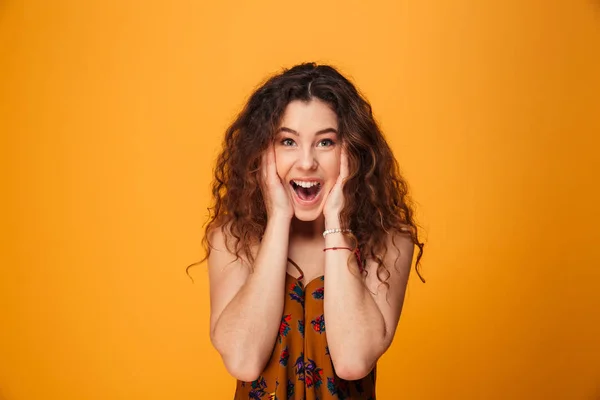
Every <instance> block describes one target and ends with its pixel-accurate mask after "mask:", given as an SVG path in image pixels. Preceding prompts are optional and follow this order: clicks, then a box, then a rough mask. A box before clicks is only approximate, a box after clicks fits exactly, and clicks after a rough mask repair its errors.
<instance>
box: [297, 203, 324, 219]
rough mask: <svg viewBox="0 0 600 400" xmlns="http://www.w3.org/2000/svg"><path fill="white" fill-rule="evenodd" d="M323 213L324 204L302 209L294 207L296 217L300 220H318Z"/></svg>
mask: <svg viewBox="0 0 600 400" xmlns="http://www.w3.org/2000/svg"><path fill="white" fill-rule="evenodd" d="M322 214H323V206H322V204H320V205H318V206H315V207H313V208H310V209H306V210H303V209H300V208H298V207H294V217H296V219H297V220H299V221H304V222H310V221H316V220H317V219H319V217H320V216H321V215H322Z"/></svg>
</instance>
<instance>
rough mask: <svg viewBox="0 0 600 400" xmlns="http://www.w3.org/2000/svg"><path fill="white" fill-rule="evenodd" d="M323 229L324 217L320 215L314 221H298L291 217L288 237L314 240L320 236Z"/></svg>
mask: <svg viewBox="0 0 600 400" xmlns="http://www.w3.org/2000/svg"><path fill="white" fill-rule="evenodd" d="M324 229H325V217H324V216H323V215H321V216H320V217H319V218H317V219H316V220H314V221H300V220H299V219H297V218H296V217H293V218H292V222H291V225H290V238H293V239H299V240H316V239H320V238H322V235H323V230H324Z"/></svg>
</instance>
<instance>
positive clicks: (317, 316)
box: [204, 63, 423, 400]
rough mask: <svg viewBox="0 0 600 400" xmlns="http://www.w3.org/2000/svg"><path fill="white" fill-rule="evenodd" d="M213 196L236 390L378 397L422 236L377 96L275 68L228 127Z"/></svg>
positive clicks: (223, 331) (211, 244)
mask: <svg viewBox="0 0 600 400" xmlns="http://www.w3.org/2000/svg"><path fill="white" fill-rule="evenodd" d="M212 194H213V196H214V207H213V208H211V215H210V218H209V223H208V224H207V226H206V235H205V238H204V244H205V246H206V249H207V259H208V268H209V279H210V298H211V316H210V327H211V329H210V337H211V340H212V343H213V345H214V347H215V348H216V349H217V351H218V352H219V353H220V354H221V356H222V358H223V362H224V364H225V367H226V368H227V370H228V371H229V372H230V373H231V375H233V376H234V377H235V378H237V380H238V382H237V390H236V394H235V399H263V398H264V399H280V400H283V399H306V400H315V399H330V398H339V399H374V398H375V369H376V368H375V366H376V363H377V360H378V359H379V357H380V356H381V355H382V354H383V353H384V352H385V351H386V349H387V348H388V347H389V346H390V344H391V343H392V339H393V338H394V333H395V331H396V326H397V324H398V320H399V318H400V312H401V310H402V303H403V300H404V293H405V289H406V284H407V280H408V276H409V271H410V267H411V263H412V260H413V249H414V246H415V245H416V246H417V247H418V248H419V254H418V256H417V261H416V265H417V267H418V265H419V260H420V258H421V255H422V253H423V244H422V243H420V242H419V239H418V234H417V227H416V224H415V222H414V220H413V208H412V206H411V205H410V202H409V199H408V194H407V185H406V183H405V181H404V180H403V179H402V177H401V176H400V173H399V169H398V165H397V162H396V160H395V159H394V156H393V155H392V152H391V150H390V148H389V147H388V145H387V143H386V142H385V140H384V138H383V135H382V133H381V132H380V130H379V128H378V126H377V124H376V122H375V120H374V119H373V115H372V112H371V106H370V105H369V103H368V102H367V101H366V100H365V99H364V98H363V97H362V96H361V95H360V94H359V92H358V91H357V89H356V88H355V86H354V85H353V84H352V83H351V82H349V81H348V80H347V79H346V78H345V77H343V76H342V75H341V74H340V73H339V72H338V71H337V70H336V69H334V68H332V67H331V66H327V65H316V64H313V63H309V64H301V65H297V66H295V67H293V68H291V69H288V70H286V71H284V72H283V73H281V74H278V75H276V76H273V77H271V78H270V79H269V80H268V81H267V82H266V83H264V84H263V85H262V86H261V87H260V88H258V89H257V90H256V91H255V92H254V93H253V94H252V95H251V97H250V99H249V101H248V103H247V104H246V106H245V108H244V109H243V111H242V112H241V113H240V114H239V116H238V117H237V119H236V120H235V121H234V122H233V124H232V125H231V126H230V127H229V129H228V130H227V133H226V136H225V140H224V145H223V151H222V153H221V154H220V156H219V158H218V161H217V166H216V169H215V181H214V183H213V189H212ZM417 272H419V271H418V269H417ZM419 276H420V274H419Z"/></svg>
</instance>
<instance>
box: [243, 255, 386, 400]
mask: <svg viewBox="0 0 600 400" xmlns="http://www.w3.org/2000/svg"><path fill="white" fill-rule="evenodd" d="M288 260H289V259H288ZM289 261H290V262H291V263H292V264H293V265H294V266H295V267H296V268H297V269H299V270H300V268H299V267H298V266H297V264H296V263H294V262H293V261H292V260H289ZM300 272H301V270H300ZM301 280H302V276H300V277H299V278H295V277H293V276H291V275H290V274H286V293H285V303H284V308H283V316H282V318H281V325H280V327H279V334H278V335H277V340H276V342H275V347H274V349H273V354H272V356H271V359H270V360H269V362H268V363H267V365H266V367H265V369H264V371H263V373H262V374H261V375H260V376H259V377H258V379H256V380H255V381H253V382H243V381H238V382H237V386H236V392H235V397H234V399H235V400H242V399H244V400H246V399H252V400H260V399H265V400H323V399H339V400H344V399H353V400H356V399H360V400H370V399H375V368H374V369H373V371H371V372H370V373H369V374H368V375H367V376H366V377H364V378H362V379H360V380H356V381H346V380H343V379H340V378H338V377H337V376H336V375H335V371H334V369H333V363H332V362H331V358H330V356H329V349H328V347H327V336H326V335H327V334H326V328H325V319H324V317H323V297H324V295H325V293H324V280H325V279H324V277H323V276H321V277H318V278H315V279H313V280H312V281H310V282H308V283H307V284H306V286H304V285H303V284H302V283H301V282H300V281H301Z"/></svg>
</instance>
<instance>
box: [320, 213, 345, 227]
mask: <svg viewBox="0 0 600 400" xmlns="http://www.w3.org/2000/svg"><path fill="white" fill-rule="evenodd" d="M336 228H346V227H344V226H340V216H339V214H334V215H329V216H327V215H325V230H327V229H336Z"/></svg>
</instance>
